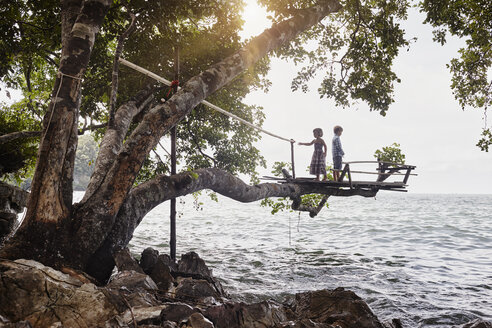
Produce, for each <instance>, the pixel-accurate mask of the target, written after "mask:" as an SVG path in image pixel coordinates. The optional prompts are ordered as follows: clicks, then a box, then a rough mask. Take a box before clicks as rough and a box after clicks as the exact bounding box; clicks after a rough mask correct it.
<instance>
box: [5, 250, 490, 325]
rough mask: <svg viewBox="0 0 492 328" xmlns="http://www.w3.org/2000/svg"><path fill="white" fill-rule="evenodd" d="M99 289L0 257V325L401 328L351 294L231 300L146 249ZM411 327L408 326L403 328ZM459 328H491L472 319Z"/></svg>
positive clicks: (121, 260)
mask: <svg viewBox="0 0 492 328" xmlns="http://www.w3.org/2000/svg"><path fill="white" fill-rule="evenodd" d="M115 262H116V264H117V269H118V270H117V272H116V273H115V274H114V275H113V277H112V278H111V281H110V282H109V283H108V284H107V285H105V286H97V285H96V283H95V282H94V281H93V279H92V278H91V277H89V276H87V275H85V274H83V273H81V272H75V271H73V270H71V269H64V270H62V272H60V271H56V270H54V269H52V268H49V267H46V266H44V265H42V264H40V263H38V262H35V261H30V260H16V261H8V260H0V327H17V328H20V327H67V328H68V327H111V328H112V327H114V328H116V327H148V328H150V327H166V328H177V327H179V328H235V327H238V328H239V327H241V328H243V327H244V328H249V327H251V328H266V327H278V328H287V327H293V328H399V327H402V325H401V323H400V321H399V320H398V319H393V320H392V321H391V322H380V320H379V319H378V318H377V317H376V316H375V315H374V314H373V313H372V311H371V309H370V308H369V306H368V305H367V304H366V303H365V302H364V301H363V300H362V299H361V298H360V297H358V296H357V295H356V294H355V293H353V292H351V291H349V290H345V289H343V288H337V289H334V290H318V291H311V292H305V293H299V294H296V295H295V296H293V297H292V298H290V299H288V300H286V301H284V302H282V303H279V302H276V301H274V300H269V301H263V302H259V303H253V304H245V303H242V302H234V301H232V300H230V299H229V298H228V296H227V293H226V292H225V291H224V289H223V287H222V286H221V284H220V282H219V281H218V280H217V279H215V277H214V276H213V275H212V271H211V270H210V269H209V268H208V267H207V265H206V264H205V262H204V261H203V260H202V259H201V258H200V257H199V256H198V255H197V254H196V253H194V252H191V253H187V254H184V255H183V256H182V257H181V259H180V260H179V261H178V262H177V263H175V262H174V261H173V260H171V258H170V257H169V256H167V255H162V254H161V255H159V253H158V251H156V250H154V249H151V248H147V249H146V250H145V251H144V252H143V253H142V256H141V258H140V261H139V262H137V261H136V260H135V259H133V258H132V257H131V255H130V253H129V251H128V250H124V251H121V252H120V253H118V254H117V255H116V256H115ZM409 328H410V327H409ZM463 328H492V324H491V323H489V322H484V321H475V322H471V323H469V324H467V325H464V326H463Z"/></svg>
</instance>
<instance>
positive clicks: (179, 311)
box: [160, 302, 199, 323]
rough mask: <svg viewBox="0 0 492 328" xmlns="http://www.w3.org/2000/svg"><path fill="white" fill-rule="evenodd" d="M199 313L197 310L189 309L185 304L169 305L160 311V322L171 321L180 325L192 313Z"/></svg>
mask: <svg viewBox="0 0 492 328" xmlns="http://www.w3.org/2000/svg"><path fill="white" fill-rule="evenodd" d="M196 312H199V311H198V309H196V308H193V307H191V306H190V305H188V304H186V303H180V302H177V303H170V304H167V306H166V307H165V308H164V309H162V311H161V313H160V319H161V321H162V322H166V321H172V322H176V323H180V322H181V321H183V320H186V319H188V318H189V317H190V316H191V315H192V314H193V313H196Z"/></svg>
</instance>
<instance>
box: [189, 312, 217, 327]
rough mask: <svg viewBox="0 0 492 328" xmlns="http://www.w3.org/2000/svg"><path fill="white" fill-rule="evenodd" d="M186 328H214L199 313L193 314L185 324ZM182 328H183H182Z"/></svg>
mask: <svg viewBox="0 0 492 328" xmlns="http://www.w3.org/2000/svg"><path fill="white" fill-rule="evenodd" d="M184 327H186V328H188V327H189V328H214V325H213V323H212V322H211V321H210V320H208V319H207V318H205V317H204V316H203V315H202V314H201V313H193V314H192V315H191V316H190V318H189V319H188V321H187V322H186V326H184ZM184 327H183V328H184Z"/></svg>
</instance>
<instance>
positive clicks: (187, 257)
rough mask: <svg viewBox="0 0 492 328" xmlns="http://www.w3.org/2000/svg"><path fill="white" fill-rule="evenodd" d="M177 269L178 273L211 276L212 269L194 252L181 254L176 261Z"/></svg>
mask: <svg viewBox="0 0 492 328" xmlns="http://www.w3.org/2000/svg"><path fill="white" fill-rule="evenodd" d="M178 271H179V272H180V273H188V274H191V275H198V276H202V277H208V278H212V270H210V269H209V268H208V267H207V265H206V264H205V261H204V260H202V259H201V258H200V256H198V254H197V253H195V252H189V253H186V254H183V255H181V259H180V260H179V262H178Z"/></svg>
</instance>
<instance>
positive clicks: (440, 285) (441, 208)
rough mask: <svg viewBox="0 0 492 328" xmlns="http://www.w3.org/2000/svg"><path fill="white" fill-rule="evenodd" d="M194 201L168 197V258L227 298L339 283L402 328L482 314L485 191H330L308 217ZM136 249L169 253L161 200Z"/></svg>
mask: <svg viewBox="0 0 492 328" xmlns="http://www.w3.org/2000/svg"><path fill="white" fill-rule="evenodd" d="M200 201H202V202H203V203H204V204H203V205H202V206H198V207H197V204H196V202H195V201H194V199H193V198H192V197H190V196H187V197H185V198H183V199H180V200H179V201H178V206H177V209H178V217H177V257H178V258H179V257H180V255H181V254H184V253H186V252H189V251H195V252H197V253H198V254H199V255H200V256H201V257H202V258H203V259H204V260H205V261H206V263H207V264H208V266H209V267H210V268H212V269H213V273H214V276H216V277H218V278H219V279H220V280H221V282H222V283H223V285H224V287H225V289H226V291H227V292H228V293H229V294H230V296H231V297H232V298H233V299H235V300H238V301H245V302H256V301H260V300H264V299H270V298H273V299H276V300H279V301H282V300H284V299H285V297H288V296H290V295H293V294H295V293H297V292H303V291H308V290H317V289H323V288H328V289H334V288H336V287H345V288H347V289H350V290H352V291H354V292H355V293H356V294H358V295H359V296H360V297H362V298H363V299H364V300H365V301H366V302H367V303H368V304H369V306H370V307H371V309H372V310H373V312H374V313H375V314H376V315H377V316H378V318H379V319H380V320H383V321H385V320H390V319H392V318H400V319H401V320H402V323H403V325H404V327H409V328H413V327H453V326H459V325H462V324H464V323H467V322H469V321H471V320H473V319H476V318H482V319H484V320H490V321H492V195H422V194H410V193H396V192H380V193H379V194H378V195H377V197H376V198H363V197H359V196H354V197H332V198H330V199H329V206H330V208H329V209H323V210H322V211H321V212H320V214H319V215H318V216H317V217H315V218H310V217H309V215H308V214H307V213H301V214H300V215H299V213H298V212H282V213H279V214H277V215H271V214H270V211H269V209H268V208H264V207H261V206H260V204H259V203H258V202H256V203H249V204H243V203H239V202H236V201H233V200H230V199H227V198H224V197H220V200H219V202H215V201H211V200H207V198H204V197H202V198H201V200H200ZM146 247H153V248H156V249H158V250H159V251H160V252H162V253H169V203H164V204H161V205H160V206H158V207H156V208H155V209H154V210H152V211H151V212H150V213H149V214H148V215H147V216H146V217H145V219H144V220H143V222H142V223H141V224H140V226H139V227H138V228H137V230H136V231H135V235H134V238H133V240H132V241H131V243H130V249H131V251H132V252H133V253H134V254H136V255H139V254H140V253H141V252H142V250H143V249H145V248H146Z"/></svg>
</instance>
